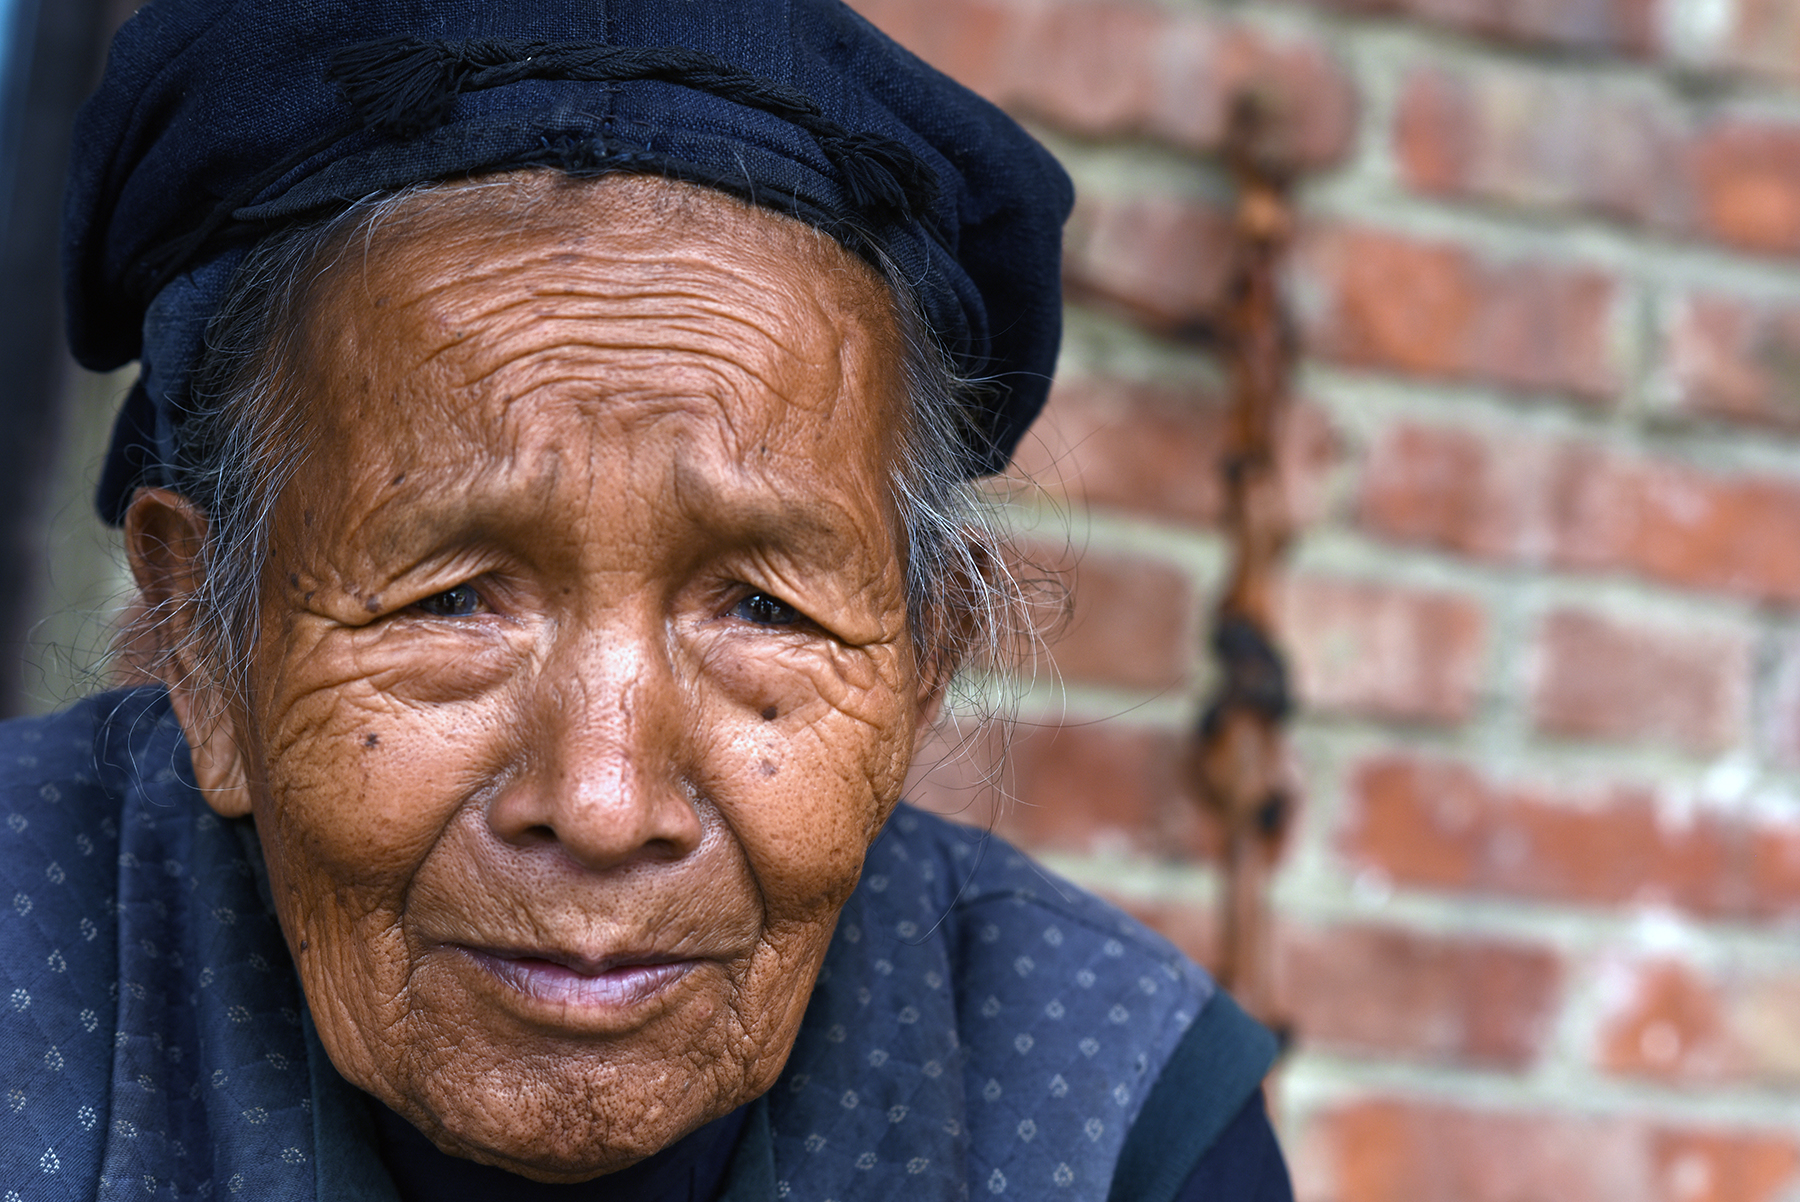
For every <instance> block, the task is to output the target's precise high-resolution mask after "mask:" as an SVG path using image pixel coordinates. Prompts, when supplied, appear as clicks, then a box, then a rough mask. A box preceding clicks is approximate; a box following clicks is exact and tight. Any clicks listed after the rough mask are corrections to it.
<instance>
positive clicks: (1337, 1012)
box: [1276, 926, 1562, 1069]
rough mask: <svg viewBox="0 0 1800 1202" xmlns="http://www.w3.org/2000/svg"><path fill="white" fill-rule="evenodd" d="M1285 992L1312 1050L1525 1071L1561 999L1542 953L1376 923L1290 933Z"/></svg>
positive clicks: (1285, 1005)
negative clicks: (1376, 924)
mask: <svg viewBox="0 0 1800 1202" xmlns="http://www.w3.org/2000/svg"><path fill="white" fill-rule="evenodd" d="M1276 971H1277V979H1278V981H1279V989H1278V993H1277V996H1278V998H1279V1005H1280V1006H1281V1008H1282V1011H1283V1012H1284V1013H1285V1014H1287V1015H1290V1016H1291V1017H1292V1019H1293V1020H1294V1024H1295V1029H1296V1030H1297V1032H1298V1033H1299V1038H1300V1039H1302V1040H1303V1041H1304V1043H1305V1046H1306V1047H1307V1048H1308V1049H1309V1050H1329V1051H1338V1052H1349V1053H1352V1054H1356V1053H1362V1054H1370V1053H1373V1054H1378V1055H1381V1056H1384V1057H1400V1058H1404V1059H1408V1060H1416V1061H1427V1062H1448V1063H1455V1064H1476V1065H1483V1066H1488V1067H1498V1068H1508V1069H1519V1068H1524V1067H1526V1066H1527V1065H1529V1064H1530V1063H1532V1062H1533V1061H1534V1060H1535V1059H1536V1058H1537V1056H1538V1053H1539V1051H1540V1049H1541V1048H1542V1046H1543V1043H1544V1040H1545V1037H1546V1036H1547V1035H1548V1033H1549V1030H1550V1026H1551V1024H1552V1022H1553V1021H1554V1017H1555V1011H1556V1008H1557V1006H1558V1005H1559V1004H1560V1002H1561V996H1562V991H1561V980H1562V973H1561V964H1560V962H1559V961H1558V959H1557V957H1556V956H1555V954H1554V953H1552V952H1550V951H1547V950H1545V949H1543V948H1539V947H1531V946H1525V945H1520V944H1515V943H1505V942H1497V941H1493V940H1485V939H1457V938H1439V937H1433V936H1428V935H1422V934H1418V933H1414V932H1407V931H1398V930H1388V929H1382V928H1379V927H1368V926H1335V927H1329V928H1305V927H1301V928H1295V927H1288V928H1284V929H1283V931H1282V937H1281V948H1280V954H1279V960H1278V967H1277V970H1276Z"/></svg>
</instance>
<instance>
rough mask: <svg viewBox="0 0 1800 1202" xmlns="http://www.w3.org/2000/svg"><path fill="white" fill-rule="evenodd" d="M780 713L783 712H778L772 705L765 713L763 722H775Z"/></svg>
mask: <svg viewBox="0 0 1800 1202" xmlns="http://www.w3.org/2000/svg"><path fill="white" fill-rule="evenodd" d="M780 712H781V711H779V710H777V709H776V708H775V707H774V706H772V705H771V706H770V707H769V708H768V709H766V710H764V711H763V721H764V722H773V721H775V719H776V718H777V717H778V716H779V715H780Z"/></svg>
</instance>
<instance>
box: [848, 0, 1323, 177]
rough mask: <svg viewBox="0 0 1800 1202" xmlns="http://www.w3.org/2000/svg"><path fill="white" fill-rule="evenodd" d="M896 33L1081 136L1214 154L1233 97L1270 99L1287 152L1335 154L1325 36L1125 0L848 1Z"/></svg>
mask: <svg viewBox="0 0 1800 1202" xmlns="http://www.w3.org/2000/svg"><path fill="white" fill-rule="evenodd" d="M854 7H855V8H856V9H857V10H858V11H859V12H861V13H862V14H863V15H864V16H865V17H867V18H869V20H871V21H872V22H874V23H875V24H876V25H878V26H880V27H881V28H882V29H883V30H885V31H886V32H887V33H888V34H890V35H891V36H892V37H894V38H895V39H896V40H897V41H899V42H900V43H902V44H903V45H905V46H907V47H908V48H910V49H911V50H913V51H914V52H915V53H917V54H918V55H919V56H920V57H921V58H924V59H925V60H926V61H927V62H930V63H932V64H933V65H935V66H937V67H938V68H939V69H940V70H942V71H944V72H945V73H946V74H949V75H951V76H953V77H955V78H957V79H959V80H962V81H963V82H964V83H966V84H968V85H969V86H970V87H972V88H974V89H975V90H977V91H979V92H981V93H982V94H983V95H985V96H987V97H988V98H989V99H991V100H993V101H995V102H996V103H998V104H1000V105H1001V106H1003V107H1005V108H1008V109H1011V110H1013V111H1015V112H1018V113H1021V114H1025V115H1028V116H1031V117H1035V118H1037V119H1040V120H1043V121H1047V122H1049V123H1050V124H1052V125H1056V126H1059V127H1061V128H1062V129H1065V130H1067V131H1069V132H1071V133H1075V134H1079V135H1083V136H1086V137H1147V138H1153V139H1158V140H1161V141H1165V142H1168V143H1170V144H1172V145H1175V146H1178V147H1181V148H1184V149H1190V150H1200V151H1213V150H1217V149H1218V148H1219V146H1220V143H1221V140H1222V139H1223V137H1224V135H1225V132H1226V123H1227V119H1228V116H1229V113H1230V106H1231V103H1232V99H1233V97H1234V96H1236V95H1238V94H1239V93H1241V92H1244V91H1247V90H1254V91H1256V92H1257V93H1259V94H1263V95H1268V96H1271V97H1273V98H1274V101H1275V111H1276V113H1277V114H1278V118H1279V129H1280V131H1281V134H1280V136H1281V140H1282V143H1283V145H1284V146H1285V147H1286V149H1287V151H1288V153H1290V154H1291V155H1292V156H1293V157H1294V158H1295V159H1296V160H1297V161H1299V162H1302V163H1305V164H1309V165H1312V166H1322V165H1325V164H1328V163H1331V162H1335V161H1336V160H1337V159H1339V158H1340V157H1342V155H1343V153H1344V152H1345V150H1346V149H1347V148H1348V146H1349V142H1350V136H1351V132H1352V130H1353V129H1354V126H1355V112H1356V95H1355V90H1354V88H1353V87H1352V85H1351V83H1350V81H1349V79H1348V77H1347V76H1346V75H1345V73H1344V71H1343V69H1342V67H1341V66H1340V65H1339V64H1338V63H1337V62H1336V61H1335V60H1334V59H1333V57H1332V56H1331V55H1330V54H1329V53H1328V52H1327V51H1326V49H1325V48H1324V46H1323V45H1321V44H1319V43H1316V42H1308V41H1305V40H1300V39H1277V38H1274V37H1272V36H1270V35H1268V34H1266V33H1263V32H1261V31H1259V30H1256V29H1254V28H1252V27H1249V26H1247V25H1243V24H1240V23H1236V22H1230V21H1221V20H1217V19H1212V18H1208V17H1206V16H1202V15H1199V14H1183V13H1174V12H1170V11H1169V10H1167V9H1165V8H1163V7H1161V6H1159V5H1155V4H1149V3H1141V2H1140V3H1133V2H1129V0H856V3H855V5H854Z"/></svg>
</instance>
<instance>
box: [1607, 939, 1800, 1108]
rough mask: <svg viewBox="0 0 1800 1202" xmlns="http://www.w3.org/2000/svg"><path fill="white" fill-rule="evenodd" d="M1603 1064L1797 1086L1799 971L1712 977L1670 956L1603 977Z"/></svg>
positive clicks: (1620, 967)
mask: <svg viewBox="0 0 1800 1202" xmlns="http://www.w3.org/2000/svg"><path fill="white" fill-rule="evenodd" d="M1602 1002H1603V1005H1604V1006H1605V1013H1604V1014H1603V1015H1602V1019H1601V1024H1600V1030H1599V1033H1598V1043H1597V1047H1596V1052H1595V1058H1596V1062H1597V1063H1598V1064H1599V1066H1600V1067H1601V1068H1603V1069H1606V1070H1607V1071H1609V1072H1614V1073H1620V1074H1625V1075H1630V1076H1638V1077H1651V1078H1657V1079H1661V1080H1664V1081H1669V1082H1687V1083H1707V1084H1716V1083H1719V1082H1747V1083H1751V1084H1756V1085H1762V1086H1767V1087H1771V1088H1781V1087H1784V1086H1792V1085H1794V1084H1795V1083H1797V1082H1800V974H1794V973H1789V974H1767V973H1760V972H1755V971H1742V970H1739V971H1726V972H1723V973H1721V974H1718V975H1716V976H1709V975H1708V974H1706V973H1703V972H1702V971H1700V970H1699V969H1697V968H1695V967H1694V966H1692V965H1689V964H1685V963H1682V962H1680V961H1676V960H1670V959H1651V960H1645V961H1640V962H1636V963H1614V964H1611V965H1608V966H1607V969H1606V970H1605V971H1604V972H1603V981H1602Z"/></svg>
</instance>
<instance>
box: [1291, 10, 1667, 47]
mask: <svg viewBox="0 0 1800 1202" xmlns="http://www.w3.org/2000/svg"><path fill="white" fill-rule="evenodd" d="M1310 3H1312V4H1314V5H1317V6H1319V7H1321V8H1331V9H1336V10H1338V11H1340V12H1347V13H1354V14H1357V15H1360V16H1400V17H1411V18H1414V19H1416V20H1420V21H1425V22H1429V23H1431V24H1434V25H1439V26H1442V27H1444V28H1448V29H1454V30H1458V31H1460V32H1464V33H1470V34H1474V35H1476V36H1478V37H1487V38H1493V39H1495V40H1498V41H1505V42H1516V43H1522V44H1526V45H1532V44H1538V45H1550V46H1558V47H1567V48H1570V49H1576V50H1599V51H1608V52H1612V53H1617V54H1624V55H1632V56H1637V55H1641V54H1644V53H1645V52H1647V51H1648V50H1649V49H1650V48H1651V46H1652V45H1653V43H1654V37H1655V31H1654V21H1653V15H1654V11H1655V9H1654V3H1653V0H1310Z"/></svg>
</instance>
